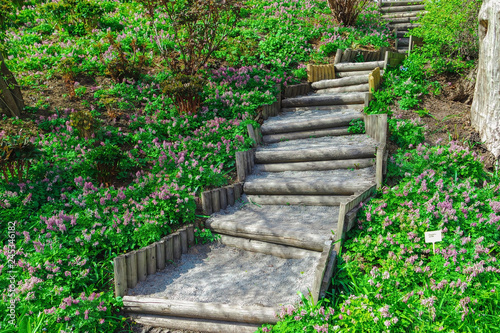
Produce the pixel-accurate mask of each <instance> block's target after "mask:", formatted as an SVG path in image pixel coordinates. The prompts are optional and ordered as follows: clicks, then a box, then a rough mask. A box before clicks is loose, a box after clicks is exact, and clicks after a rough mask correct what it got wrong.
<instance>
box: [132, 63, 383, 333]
mask: <svg viewBox="0 0 500 333" xmlns="http://www.w3.org/2000/svg"><path fill="white" fill-rule="evenodd" d="M350 65H351V67H349V64H342V65H341V66H345V67H346V68H351V70H352V69H354V72H356V71H357V72H358V73H354V74H353V75H348V76H345V77H341V78H336V79H331V80H321V81H318V82H314V83H312V85H311V86H312V91H309V92H308V93H306V94H303V95H301V96H293V97H289V98H286V99H284V100H283V101H282V104H281V105H282V109H281V111H282V112H281V113H280V114H279V115H277V116H275V117H270V118H269V119H268V120H266V121H265V123H264V124H263V125H262V127H261V131H262V140H263V144H262V145H261V146H259V147H257V148H256V149H254V150H253V154H252V155H251V158H252V162H253V170H252V172H250V173H247V174H246V175H245V179H241V180H244V181H245V183H244V187H243V188H244V193H245V195H244V196H243V197H242V200H241V201H240V202H239V203H237V204H235V206H232V207H228V208H227V209H226V210H223V211H220V212H218V213H215V214H213V215H212V216H211V217H210V218H209V219H208V220H207V222H206V225H207V227H209V228H210V229H212V230H213V231H214V232H216V233H218V234H220V235H221V240H220V241H221V243H222V244H223V245H218V246H212V247H210V249H209V251H208V252H207V253H206V255H205V257H203V258H201V259H199V258H198V257H196V258H195V259H196V260H194V259H193V260H194V261H193V260H191V259H187V260H186V262H185V263H183V260H184V259H182V260H181V261H180V262H179V263H176V264H175V265H176V266H175V267H174V268H173V269H171V272H169V273H168V274H167V273H163V272H159V273H157V274H156V275H157V276H156V277H153V278H151V279H150V278H149V277H148V279H147V280H146V281H145V282H141V283H142V284H141V283H139V285H138V286H137V287H136V288H134V289H131V290H129V295H128V296H125V297H124V311H125V312H126V313H128V314H130V315H131V316H132V317H133V318H134V320H135V321H136V322H138V323H142V324H145V325H150V326H155V327H168V328H170V329H189V330H196V331H203V332H238V333H240V332H253V331H254V330H255V329H257V328H258V327H259V326H260V325H261V324H264V323H275V322H276V321H277V319H276V317H275V316H274V313H275V312H276V311H278V309H279V308H280V306H282V305H286V304H290V303H294V302H298V301H299V300H300V297H299V296H298V295H297V291H298V290H299V291H301V292H302V293H303V294H305V295H307V296H308V297H312V298H313V299H314V300H317V299H318V298H319V297H321V296H324V294H325V292H326V290H327V289H328V287H329V283H330V282H331V276H332V273H333V268H334V266H335V260H336V253H337V252H336V251H338V249H339V246H340V242H339V241H340V239H341V238H342V237H343V235H344V234H345V232H346V231H348V230H349V229H350V228H352V227H353V226H354V220H355V215H356V212H357V209H359V206H360V203H361V202H362V201H363V200H366V198H367V197H369V196H371V195H372V194H373V191H374V189H375V187H376V176H377V171H378V170H379V169H380V168H381V166H380V165H377V163H380V161H381V160H382V159H381V156H377V152H378V149H379V148H380V147H381V146H384V145H385V144H384V142H379V141H380V140H379V141H377V140H376V139H375V138H374V137H370V136H369V135H367V134H356V135H353V134H350V133H349V132H348V131H347V129H348V127H349V123H350V122H351V121H352V120H356V119H368V118H367V117H366V116H365V115H363V113H362V110H363V107H364V103H365V100H366V95H367V93H368V75H367V74H366V72H365V71H367V70H372V69H374V68H375V67H379V65H381V64H380V62H374V63H360V64H357V65H356V64H350ZM339 69H340V68H339ZM350 72H351V73H352V71H350ZM346 78H348V79H347V80H346ZM308 90H309V89H308ZM377 119H378V118H377ZM372 123H373V122H372V121H371V122H367V125H368V124H372ZM384 126H386V123H385V125H384ZM372 136H373V135H372ZM384 140H385V139H384ZM259 141H260V140H259ZM379 155H380V154H379ZM377 160H378V162H377ZM247 162H248V161H247ZM237 163H238V157H237ZM237 167H238V168H243V167H244V168H248V163H245V166H242V165H241V164H240V165H238V164H237ZM247 170H248V169H247ZM380 170H381V169H380ZM238 174H240V172H238ZM231 249H232V250H231ZM211 253H212V254H218V255H220V256H223V257H224V258H225V261H224V262H223V263H222V264H221V263H220V262H218V259H215V258H214V257H211ZM189 255H191V254H189ZM193 256H194V254H193ZM183 258H184V257H183ZM190 260H191V261H190ZM262 265H265V266H266V267H264V268H265V269H264V271H263V270H262ZM266 270H268V271H272V272H273V273H272V274H270V273H269V272H265V271H266ZM266 273H267V274H266ZM284 279H285V280H284ZM200 281H203V282H202V283H201V282H200ZM148 283H149V285H148ZM158 284H160V288H158ZM250 284H251V286H249V285H250ZM138 295H139V296H138Z"/></svg>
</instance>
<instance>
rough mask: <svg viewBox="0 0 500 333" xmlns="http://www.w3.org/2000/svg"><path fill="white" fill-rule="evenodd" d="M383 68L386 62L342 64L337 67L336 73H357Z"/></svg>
mask: <svg viewBox="0 0 500 333" xmlns="http://www.w3.org/2000/svg"><path fill="white" fill-rule="evenodd" d="M377 67H379V68H383V67H384V61H369V62H341V63H338V64H336V65H335V72H357V71H367V70H373V69H375V68H377Z"/></svg>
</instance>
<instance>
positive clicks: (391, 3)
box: [382, 1, 424, 8]
mask: <svg viewBox="0 0 500 333" xmlns="http://www.w3.org/2000/svg"><path fill="white" fill-rule="evenodd" d="M423 3H424V2H423V1H383V2H382V8H386V7H399V6H405V7H406V6H415V5H423Z"/></svg>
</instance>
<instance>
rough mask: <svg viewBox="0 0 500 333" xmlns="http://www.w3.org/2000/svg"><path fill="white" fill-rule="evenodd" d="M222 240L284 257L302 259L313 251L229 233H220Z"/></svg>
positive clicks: (227, 243) (242, 248)
mask: <svg viewBox="0 0 500 333" xmlns="http://www.w3.org/2000/svg"><path fill="white" fill-rule="evenodd" d="M220 242H221V243H222V244H224V245H227V246H231V247H236V248H238V249H241V250H244V251H250V252H256V253H263V254H268V255H272V256H275V257H278V258H283V259H301V258H304V257H306V256H308V255H309V254H310V253H311V251H310V250H305V249H302V248H298V247H294V246H286V245H281V244H274V243H268V242H262V241H259V240H255V239H248V238H241V237H234V236H228V235H220Z"/></svg>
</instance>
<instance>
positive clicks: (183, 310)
mask: <svg viewBox="0 0 500 333" xmlns="http://www.w3.org/2000/svg"><path fill="white" fill-rule="evenodd" d="M123 309H124V311H126V312H127V313H141V314H154V315H164V316H173V317H185V318H197V319H209V320H221V321H234V322H240V323H251V324H264V323H269V324H275V323H277V322H278V318H277V317H276V315H275V314H276V312H277V309H275V308H273V307H265V306H238V305H234V304H222V303H200V302H192V301H178V300H171V299H164V298H153V297H142V296H125V297H123Z"/></svg>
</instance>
